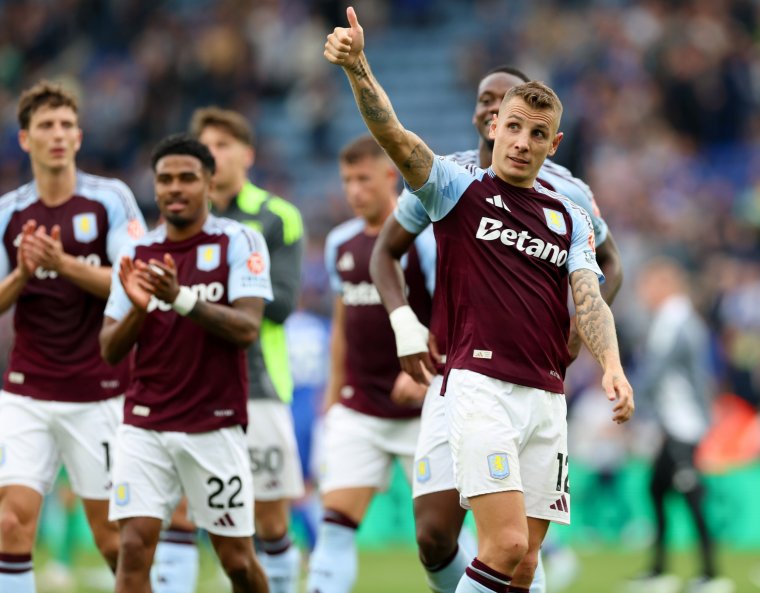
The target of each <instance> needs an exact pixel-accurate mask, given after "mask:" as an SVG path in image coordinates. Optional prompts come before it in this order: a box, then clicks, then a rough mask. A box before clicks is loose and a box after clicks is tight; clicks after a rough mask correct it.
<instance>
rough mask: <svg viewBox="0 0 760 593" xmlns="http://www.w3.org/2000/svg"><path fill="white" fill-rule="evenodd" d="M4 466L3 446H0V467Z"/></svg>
mask: <svg viewBox="0 0 760 593" xmlns="http://www.w3.org/2000/svg"><path fill="white" fill-rule="evenodd" d="M3 465H5V445H0V467H2V466H3Z"/></svg>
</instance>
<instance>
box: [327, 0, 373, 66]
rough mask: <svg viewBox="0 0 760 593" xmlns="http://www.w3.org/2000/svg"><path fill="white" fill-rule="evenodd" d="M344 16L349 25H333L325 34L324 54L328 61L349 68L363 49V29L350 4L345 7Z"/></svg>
mask: <svg viewBox="0 0 760 593" xmlns="http://www.w3.org/2000/svg"><path fill="white" fill-rule="evenodd" d="M346 16H347V17H348V24H349V25H350V26H349V27H348V28H346V27H335V29H334V30H333V32H332V33H330V34H329V35H328V36H327V42H326V43H325V51H324V56H325V58H327V61H328V62H332V63H333V64H337V65H338V66H343V67H344V68H349V67H351V66H353V65H354V64H355V63H356V62H357V61H358V60H359V56H360V55H361V53H362V51H363V50H364V29H362V27H361V25H360V24H359V19H358V18H357V16H356V11H355V10H354V9H353V7H352V6H349V7H348V8H347V9H346Z"/></svg>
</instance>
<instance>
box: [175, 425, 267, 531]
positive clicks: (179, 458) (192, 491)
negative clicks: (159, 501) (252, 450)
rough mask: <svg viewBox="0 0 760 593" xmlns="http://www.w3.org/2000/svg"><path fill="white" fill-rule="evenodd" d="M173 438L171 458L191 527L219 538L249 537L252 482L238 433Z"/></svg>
mask: <svg viewBox="0 0 760 593" xmlns="http://www.w3.org/2000/svg"><path fill="white" fill-rule="evenodd" d="M174 434H175V435H176V438H175V440H174V442H173V444H172V458H173V460H174V464H175V467H176V468H177V472H178V474H179V477H180V481H181V484H182V489H183V491H184V493H185V496H187V501H188V507H189V514H190V518H191V519H192V520H193V522H194V523H195V524H196V525H197V526H198V527H202V528H203V529H205V530H206V531H208V532H209V533H213V534H216V535H220V536H222V537H250V536H252V535H253V533H254V519H253V478H252V476H251V469H250V463H249V460H248V447H247V445H246V439H245V433H244V432H243V429H242V427H240V426H231V427H228V428H222V429H219V430H213V431H210V432H203V433H197V434H181V433H174Z"/></svg>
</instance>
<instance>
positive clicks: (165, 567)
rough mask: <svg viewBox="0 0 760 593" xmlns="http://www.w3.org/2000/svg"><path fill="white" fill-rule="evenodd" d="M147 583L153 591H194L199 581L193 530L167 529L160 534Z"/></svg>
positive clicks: (175, 592) (178, 592) (191, 592)
mask: <svg viewBox="0 0 760 593" xmlns="http://www.w3.org/2000/svg"><path fill="white" fill-rule="evenodd" d="M150 583H151V586H152V587H153V591H154V593H195V589H196V586H197V584H198V546H196V545H195V533H189V532H186V531H166V532H164V533H162V534H161V541H160V542H158V547H157V548H156V555H155V557H154V558H153V568H152V569H151V571H150Z"/></svg>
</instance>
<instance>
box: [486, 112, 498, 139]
mask: <svg viewBox="0 0 760 593" xmlns="http://www.w3.org/2000/svg"><path fill="white" fill-rule="evenodd" d="M498 125H499V116H498V115H495V116H494V118H493V119H492V120H491V127H490V128H488V138H489V139H491V140H496V127H497V126H498Z"/></svg>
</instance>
